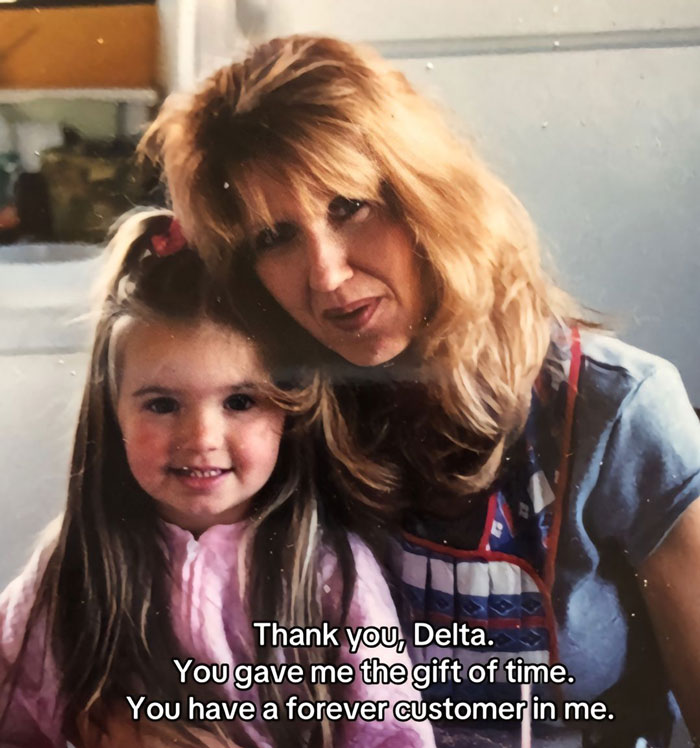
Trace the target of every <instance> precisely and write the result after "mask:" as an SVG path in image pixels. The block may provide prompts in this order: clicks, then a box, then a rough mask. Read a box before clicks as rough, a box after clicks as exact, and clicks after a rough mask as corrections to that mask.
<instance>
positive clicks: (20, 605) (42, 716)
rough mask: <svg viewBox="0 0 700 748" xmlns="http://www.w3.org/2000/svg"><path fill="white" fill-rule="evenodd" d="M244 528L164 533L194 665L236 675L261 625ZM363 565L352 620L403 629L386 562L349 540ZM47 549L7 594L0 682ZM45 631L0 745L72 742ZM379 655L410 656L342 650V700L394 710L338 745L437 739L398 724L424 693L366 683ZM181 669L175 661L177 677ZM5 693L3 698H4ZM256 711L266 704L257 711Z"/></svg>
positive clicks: (178, 628) (327, 592) (178, 625)
mask: <svg viewBox="0 0 700 748" xmlns="http://www.w3.org/2000/svg"><path fill="white" fill-rule="evenodd" d="M246 527H247V523H246V522H239V523H237V524H233V525H218V526H215V527H212V528H210V529H209V530H207V531H206V532H205V533H203V534H202V535H201V536H200V537H199V538H198V539H195V538H194V537H193V536H192V535H191V534H190V533H189V532H187V531H186V530H182V529H181V528H179V527H176V526H174V525H170V524H166V526H165V528H166V538H167V543H168V550H169V554H170V561H171V575H172V606H171V614H172V617H173V626H174V630H175V633H176V635H177V637H178V639H179V641H180V643H181V645H182V650H183V651H185V652H187V653H188V654H189V655H190V656H191V657H193V658H194V659H195V661H196V662H197V663H217V664H218V663H221V664H224V663H226V664H228V665H229V673H232V672H233V667H234V666H235V665H236V664H237V663H241V662H250V661H251V657H250V654H251V652H252V651H253V650H252V646H253V643H254V640H253V635H254V631H253V629H252V627H251V625H250V622H249V621H248V620H247V617H246V615H245V613H244V606H243V604H242V602H241V589H240V579H239V564H240V555H241V554H239V553H238V548H240V546H241V539H242V537H243V534H244V531H245V529H246ZM351 545H352V550H353V553H354V557H355V565H356V568H357V583H356V587H355V591H354V595H353V598H352V602H351V606H350V611H349V616H348V621H347V625H348V626H351V627H358V626H364V625H371V626H377V627H380V626H386V627H393V626H396V627H398V626H399V623H398V619H397V615H396V611H395V609H394V604H393V602H392V600H391V596H390V594H389V590H388V588H387V585H386V583H385V581H384V579H383V577H382V574H381V572H380V570H379V567H378V565H377V563H376V561H375V560H374V557H373V556H372V554H371V553H370V551H369V550H368V549H367V548H366V546H364V544H362V543H361V542H360V541H359V540H357V539H356V538H352V539H351ZM46 555H47V553H46V551H43V552H42V551H37V552H36V553H35V554H34V556H33V557H32V559H31V561H30V562H29V564H28V565H27V567H26V568H25V570H24V571H23V573H22V574H21V575H20V576H19V577H18V578H17V579H15V580H14V581H13V582H12V583H11V584H10V585H9V586H8V587H7V588H6V589H5V591H4V592H3V593H2V596H0V635H1V638H0V682H2V680H3V678H4V674H5V670H6V668H7V663H9V662H12V661H14V659H15V658H16V656H17V653H18V650H19V646H20V643H21V639H22V636H23V634H24V631H25V628H26V621H27V616H28V614H29V609H30V607H31V604H32V602H33V600H34V595H35V591H36V586H37V583H38V580H39V578H40V573H41V570H42V569H43V566H44V562H45V557H46ZM337 573H338V571H337V568H336V564H335V561H334V559H333V558H332V557H330V555H328V556H327V557H326V558H324V560H323V563H322V568H321V570H320V574H321V586H322V589H323V594H324V617H325V618H326V619H327V620H328V621H330V622H332V621H333V619H334V617H335V616H336V615H337V609H338V606H339V600H338V599H337V598H338V596H337V595H336V594H334V579H335V577H336V575H337ZM43 638H44V637H43V635H42V632H37V635H36V636H35V637H33V638H32V640H31V646H30V649H29V652H28V655H29V657H28V660H27V666H26V667H25V668H24V669H23V671H22V674H21V679H20V683H19V687H18V689H17V691H16V692H15V696H14V698H13V703H12V704H11V706H10V712H9V720H8V721H7V722H6V723H5V724H4V725H3V727H2V730H1V731H0V746H3V747H4V746H10V745H12V746H26V747H27V748H28V747H29V746H31V748H44V746H46V747H49V746H51V747H53V746H61V748H63V747H64V746H65V738H63V737H62V735H61V706H60V703H59V701H58V693H57V684H58V677H57V673H56V671H55V668H54V666H53V662H52V660H51V658H50V657H45V656H44V653H43V650H42V645H40V644H38V642H42V641H43ZM369 657H377V658H379V659H380V660H381V661H382V662H384V663H387V664H390V663H394V662H401V663H404V664H405V665H406V666H407V667H408V668H409V673H410V661H409V659H408V655H407V654H406V653H405V652H404V653H403V654H398V653H397V652H396V651H395V650H394V649H390V648H383V647H376V648H371V649H368V648H364V647H363V646H361V647H360V648H359V650H358V651H357V652H356V653H355V654H351V652H350V651H349V647H347V645H345V644H343V645H342V646H341V652H340V661H341V662H348V663H350V664H352V665H354V666H355V671H356V678H355V682H354V683H353V684H351V685H348V686H346V687H345V688H346V689H347V690H346V693H344V694H343V695H342V698H343V699H344V700H347V701H370V700H386V701H389V702H390V703H391V706H390V707H389V708H388V709H387V710H386V719H385V720H384V721H382V722H363V721H362V720H359V719H358V720H355V721H350V720H345V721H344V723H343V725H342V731H341V735H342V738H341V739H340V740H339V741H338V745H339V746H341V745H342V746H345V747H346V748H354V747H355V746H356V747H357V748H360V747H361V748H375V747H376V748H379V747H380V746H381V747H382V748H421V747H423V746H425V747H426V748H432V747H433V746H434V739H433V734H432V729H431V726H430V723H428V722H399V721H397V720H396V719H395V718H394V717H393V713H392V706H393V704H394V703H395V702H396V701H400V700H416V699H419V698H420V695H419V694H418V693H417V692H416V691H415V690H414V689H413V688H412V687H411V685H410V678H409V683H407V684H404V685H394V686H390V685H365V684H364V683H363V682H362V678H361V675H360V671H359V667H358V666H359V663H360V662H361V661H362V660H363V659H366V658H369ZM178 677H179V672H178V670H177V668H176V667H175V665H173V678H178ZM221 688H223V689H224V691H225V694H226V698H227V699H231V700H234V699H236V700H247V701H251V700H252V701H257V698H256V694H255V692H254V689H252V690H250V691H239V690H237V689H236V688H235V687H234V686H233V685H232V684H231V683H230V682H227V683H226V684H224V685H223V686H221ZM0 697H2V694H0ZM258 713H259V710H258ZM247 725H250V729H249V730H248V732H249V733H250V737H251V738H253V739H254V740H255V742H256V744H258V745H259V746H261V748H262V747H263V746H268V745H269V743H268V742H267V741H266V740H265V739H264V738H263V737H262V734H261V733H260V732H259V728H260V723H258V724H257V728H256V723H254V722H253V723H247Z"/></svg>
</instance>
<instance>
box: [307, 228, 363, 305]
mask: <svg viewBox="0 0 700 748" xmlns="http://www.w3.org/2000/svg"><path fill="white" fill-rule="evenodd" d="M307 254H308V263H309V287H310V288H311V290H312V291H317V292H319V293H331V292H333V291H336V290H337V289H338V288H340V286H341V285H342V284H343V283H345V281H346V280H349V279H350V278H352V275H353V269H352V267H351V266H350V263H349V261H348V251H347V247H346V246H345V244H344V243H343V242H342V241H341V240H340V239H339V237H337V236H335V235H334V234H333V232H332V231H330V230H328V231H317V232H316V231H315V232H312V234H311V236H310V237H309V243H308V250H307Z"/></svg>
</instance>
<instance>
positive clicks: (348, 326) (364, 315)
mask: <svg viewBox="0 0 700 748" xmlns="http://www.w3.org/2000/svg"><path fill="white" fill-rule="evenodd" d="M380 302H381V297H380V296H374V297H372V298H369V299H360V300H359V301H354V302H353V303H352V304H346V305H345V306H342V307H333V308H332V309H326V311H325V312H323V318H324V319H325V320H327V321H328V322H330V323H331V324H332V325H333V326H334V327H337V328H338V329H340V330H343V332H359V331H360V330H362V329H363V328H364V327H366V326H367V325H368V324H369V323H370V320H371V319H372V317H373V316H374V313H375V312H376V311H377V307H378V306H379V304H380Z"/></svg>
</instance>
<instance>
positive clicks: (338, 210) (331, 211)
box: [328, 195, 369, 221]
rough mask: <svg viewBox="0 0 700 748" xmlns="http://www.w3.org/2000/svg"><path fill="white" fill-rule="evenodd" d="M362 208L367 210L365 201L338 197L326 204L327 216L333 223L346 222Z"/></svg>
mask: <svg viewBox="0 0 700 748" xmlns="http://www.w3.org/2000/svg"><path fill="white" fill-rule="evenodd" d="M363 208H366V209H368V210H369V204H368V203H367V202H366V201H365V200H354V199H352V198H349V197H343V196H342V195H338V196H337V197H334V198H333V199H332V200H331V201H330V203H328V215H329V216H330V217H331V218H332V219H333V220H335V221H347V220H348V219H349V218H352V217H353V216H354V215H355V214H357V213H359V212H360V211H362V209H363Z"/></svg>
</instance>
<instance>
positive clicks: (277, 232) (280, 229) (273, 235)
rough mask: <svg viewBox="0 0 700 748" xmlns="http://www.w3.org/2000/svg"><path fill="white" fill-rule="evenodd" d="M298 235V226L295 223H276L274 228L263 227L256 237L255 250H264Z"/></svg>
mask: <svg viewBox="0 0 700 748" xmlns="http://www.w3.org/2000/svg"><path fill="white" fill-rule="evenodd" d="M296 235H297V227H296V226H295V225H294V224H293V223H276V224H275V225H274V227H272V228H269V227H268V228H266V229H263V230H262V231H261V232H260V233H259V234H258V235H257V236H256V237H255V242H254V245H255V251H256V252H264V251H265V250H267V249H273V248H274V247H278V246H280V245H281V244H286V243H287V242H290V241H291V240H292V239H294V237H295V236H296Z"/></svg>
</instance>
